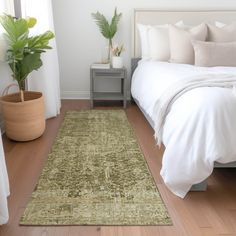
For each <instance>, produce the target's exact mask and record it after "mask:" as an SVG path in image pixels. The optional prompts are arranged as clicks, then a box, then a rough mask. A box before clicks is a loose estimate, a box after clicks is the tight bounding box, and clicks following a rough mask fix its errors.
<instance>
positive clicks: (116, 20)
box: [110, 8, 122, 38]
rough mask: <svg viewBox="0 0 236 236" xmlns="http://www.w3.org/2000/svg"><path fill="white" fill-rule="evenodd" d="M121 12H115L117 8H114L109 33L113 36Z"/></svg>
mask: <svg viewBox="0 0 236 236" xmlns="http://www.w3.org/2000/svg"><path fill="white" fill-rule="evenodd" d="M121 16H122V13H120V14H117V9H116V8H115V12H114V16H113V17H112V20H111V24H110V34H111V37H112V38H113V37H114V36H115V34H116V32H117V26H118V23H119V21H120V18H121Z"/></svg>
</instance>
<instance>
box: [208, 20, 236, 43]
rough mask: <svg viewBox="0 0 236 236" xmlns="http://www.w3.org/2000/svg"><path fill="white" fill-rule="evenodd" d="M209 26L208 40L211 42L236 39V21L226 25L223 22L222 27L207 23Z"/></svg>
mask: <svg viewBox="0 0 236 236" xmlns="http://www.w3.org/2000/svg"><path fill="white" fill-rule="evenodd" d="M218 26H219V24H218ZM207 27H208V37H207V41H210V42H232V41H236V23H232V24H230V25H224V26H223V24H221V25H220V27H217V26H214V25H207Z"/></svg>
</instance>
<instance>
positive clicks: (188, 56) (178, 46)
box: [169, 23, 207, 64]
mask: <svg viewBox="0 0 236 236" xmlns="http://www.w3.org/2000/svg"><path fill="white" fill-rule="evenodd" d="M206 36H207V26H206V24H204V23H203V24H200V25H198V26H195V27H193V28H191V29H189V30H184V29H180V28H178V27H176V26H174V25H170V26H169V37H170V62H174V63H183V64H194V50H193V45H192V43H191V40H193V39H195V40H201V41H205V39H206Z"/></svg>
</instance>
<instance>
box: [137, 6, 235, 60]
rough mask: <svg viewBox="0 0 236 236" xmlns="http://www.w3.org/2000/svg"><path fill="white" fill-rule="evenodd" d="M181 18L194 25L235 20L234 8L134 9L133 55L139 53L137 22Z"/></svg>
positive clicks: (159, 22)
mask: <svg viewBox="0 0 236 236" xmlns="http://www.w3.org/2000/svg"><path fill="white" fill-rule="evenodd" d="M180 20H183V21H184V23H185V24H189V25H195V24H199V23H202V22H208V23H211V22H214V21H220V22H223V23H231V22H233V21H236V10H158V9H135V10H134V22H133V23H134V24H133V39H132V41H133V55H132V56H133V57H135V58H138V57H140V55H141V53H140V52H141V50H140V41H139V35H138V32H137V27H136V26H137V24H138V23H141V24H148V25H159V24H167V23H168V24H169V23H170V24H171V23H175V22H177V21H180Z"/></svg>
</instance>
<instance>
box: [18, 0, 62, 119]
mask: <svg viewBox="0 0 236 236" xmlns="http://www.w3.org/2000/svg"><path fill="white" fill-rule="evenodd" d="M21 10H22V17H27V16H31V17H35V18H36V19H37V24H36V26H35V27H34V28H33V29H31V32H32V34H39V33H43V32H45V31H47V30H51V31H53V32H55V31H54V24H53V13H52V2H51V0H33V1H32V0H21ZM50 45H51V46H52V48H53V49H51V50H48V51H47V52H46V53H43V54H42V61H43V66H42V67H41V68H40V69H39V70H38V71H35V72H33V73H32V74H31V75H30V76H29V78H28V89H29V90H32V91H40V92H42V93H43V95H44V99H45V107H46V118H50V117H55V116H57V115H58V114H59V113H60V108H61V100H60V82H59V65H58V55H57V46H56V40H55V39H53V40H51V43H50Z"/></svg>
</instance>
